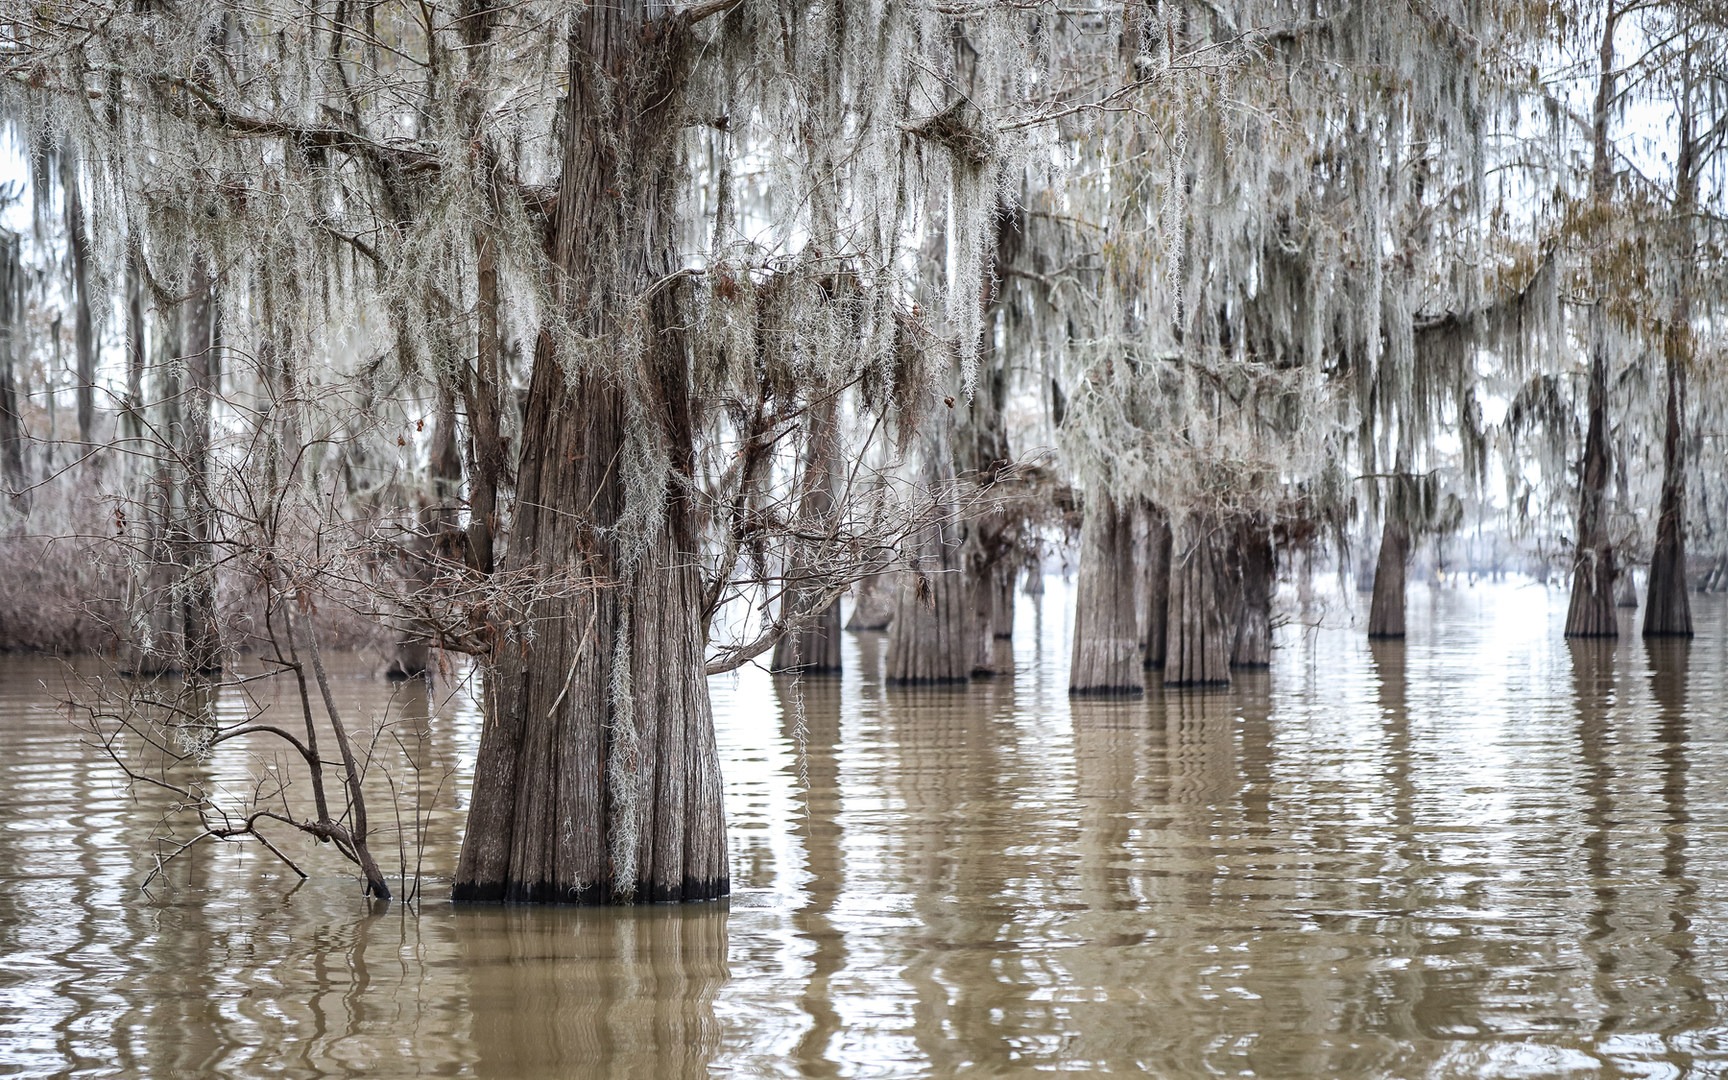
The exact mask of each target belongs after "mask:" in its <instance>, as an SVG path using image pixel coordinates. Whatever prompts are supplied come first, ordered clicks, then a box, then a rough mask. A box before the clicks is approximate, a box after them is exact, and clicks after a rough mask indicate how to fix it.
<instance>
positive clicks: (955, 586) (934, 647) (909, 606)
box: [887, 525, 977, 683]
mask: <svg viewBox="0 0 1728 1080" xmlns="http://www.w3.org/2000/svg"><path fill="white" fill-rule="evenodd" d="M946 532H947V530H946V529H944V528H943V527H942V526H941V525H931V526H928V527H926V529H925V530H924V536H923V542H922V544H921V545H920V554H919V557H918V560H917V563H916V569H913V570H909V571H907V572H905V573H902V574H901V575H899V576H900V582H899V590H898V592H896V593H895V597H894V619H893V621H892V622H891V623H889V626H888V674H887V678H888V681H889V682H891V683H950V682H965V681H966V680H967V679H968V678H970V677H971V674H972V661H973V659H974V657H975V655H976V650H977V645H976V642H975V641H974V640H973V638H974V637H975V633H974V631H975V629H976V627H975V624H974V621H973V613H972V602H971V597H970V596H969V595H968V590H967V588H966V575H965V572H964V570H963V568H962V567H963V563H964V558H963V556H962V555H961V554H960V552H959V550H958V549H959V544H958V543H957V542H954V541H950V540H947V539H946V538H945V533H946Z"/></svg>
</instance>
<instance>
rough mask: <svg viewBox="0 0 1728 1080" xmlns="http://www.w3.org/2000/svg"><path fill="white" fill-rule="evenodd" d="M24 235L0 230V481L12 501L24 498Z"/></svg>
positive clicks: (15, 502) (15, 501) (16, 503)
mask: <svg viewBox="0 0 1728 1080" xmlns="http://www.w3.org/2000/svg"><path fill="white" fill-rule="evenodd" d="M22 240H23V238H22V237H20V236H19V235H18V234H17V233H11V232H0V482H4V484H5V486H6V491H7V493H8V494H9V495H10V496H11V498H12V500H13V503H14V505H18V504H19V503H21V502H22V500H23V499H24V498H25V496H24V493H23V492H24V488H25V478H24V420H23V416H22V414H21V413H20V412H19V405H20V401H19V394H18V375H17V370H18V357H19V356H20V355H21V354H22V353H23V351H24V341H23V327H24V290H25V271H24V259H23V246H22Z"/></svg>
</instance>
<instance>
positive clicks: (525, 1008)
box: [0, 581, 1728, 1080]
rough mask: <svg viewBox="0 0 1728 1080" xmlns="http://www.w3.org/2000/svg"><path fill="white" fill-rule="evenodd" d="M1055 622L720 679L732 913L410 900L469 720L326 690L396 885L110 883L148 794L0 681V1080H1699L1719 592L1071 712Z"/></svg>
mask: <svg viewBox="0 0 1728 1080" xmlns="http://www.w3.org/2000/svg"><path fill="white" fill-rule="evenodd" d="M1065 599H1066V593H1065V592H1064V591H1062V589H1061V585H1060V583H1059V582H1055V581H1053V582H1052V583H1051V589H1050V592H1049V593H1048V594H1047V595H1046V596H1045V597H1044V598H1043V599H1042V602H1041V603H1039V604H1034V602H1033V601H1032V600H1030V599H1028V598H1022V599H1021V602H1020V612H1019V623H1018V625H1017V627H1016V636H1015V640H1014V644H1013V648H1014V650H1015V653H1016V661H1017V663H1016V670H1017V672H1018V673H1017V674H1016V675H1015V676H1014V677H1012V678H1001V679H997V680H994V681H990V682H980V683H975V684H974V685H973V686H971V687H970V688H968V689H965V690H920V689H909V690H901V689H887V688H884V687H883V686H882V685H881V683H880V681H879V679H878V678H877V677H876V674H875V673H876V672H877V671H878V670H879V668H880V664H881V660H882V656H881V654H882V647H883V642H882V639H881V637H880V636H873V635H864V636H854V635H848V637H847V646H846V649H847V652H846V663H847V665H848V667H847V673H846V675H845V676H844V677H843V678H841V679H838V680H817V679H807V680H805V681H804V682H803V683H802V684H801V685H799V686H796V687H794V686H793V685H792V684H790V683H785V682H777V681H776V680H774V679H772V678H770V677H768V676H767V675H765V674H763V673H761V672H758V671H750V672H746V673H743V674H741V675H739V676H727V677H721V678H717V679H715V680H713V684H712V687H713V695H714V705H715V713H716V719H717V724H718V728H719V736H720V746H721V755H722V762H723V767H724V769H725V774H726V778H727V807H728V812H729V816H730V824H731V845H732V865H733V884H734V889H735V893H734V895H733V897H732V899H731V900H730V901H729V902H727V903H724V904H710V905H705V906H696V907H688V908H649V909H642V910H623V911H614V910H592V909H587V910H533V909H526V908H496V907H493V908H471V909H456V908H452V907H451V906H449V905H448V904H447V903H445V902H443V899H442V898H443V896H444V895H446V890H447V888H448V876H449V872H450V868H451V867H452V866H453V864H454V861H455V855H456V850H457V849H456V837H457V832H458V829H459V826H460V821H461V818H460V814H459V812H458V811H457V809H456V807H458V806H459V805H460V804H461V803H462V802H463V801H464V800H465V798H466V795H465V792H464V785H465V783H466V779H465V774H464V772H463V770H464V769H466V768H467V767H469V766H471V765H472V761H473V754H474V750H475V747H476V744H477V740H478V716H477V713H476V710H475V707H474V704H473V702H472V700H471V699H470V698H468V697H467V696H466V695H465V694H464V693H463V692H462V691H461V689H460V688H456V689H454V690H452V689H450V688H448V687H447V686H445V687H441V688H440V689H438V690H437V691H435V692H434V695H433V697H432V699H431V700H428V698H427V696H426V694H425V693H424V691H418V692H417V691H416V690H415V689H414V688H413V687H402V686H393V685H391V684H388V683H386V682H384V681H382V680H381V679H376V678H374V677H372V676H371V675H370V674H367V673H366V671H367V669H368V666H369V665H367V664H363V663H360V662H356V663H355V664H354V665H353V666H352V667H351V668H350V669H349V672H348V674H346V675H344V676H342V677H341V678H340V679H339V682H340V683H341V684H342V693H343V694H344V696H345V702H344V704H345V705H346V707H347V708H348V710H349V711H350V714H351V715H352V716H353V717H355V718H360V717H369V718H371V720H372V721H373V722H374V723H376V722H377V721H378V720H379V719H383V720H386V721H388V723H389V724H390V725H391V726H390V727H389V729H388V730H387V732H386V738H387V740H388V744H389V746H393V747H394V749H392V750H389V752H388V753H385V754H384V756H385V757H389V756H390V755H391V754H394V755H396V756H395V757H394V758H393V759H392V760H395V761H397V763H398V767H397V768H395V769H394V771H393V775H392V777H391V780H392V781H393V782H394V783H395V784H396V785H397V796H398V799H397V802H398V804H399V805H402V806H403V807H404V810H403V812H402V816H401V818H400V825H398V819H397V818H396V817H395V815H394V813H393V812H392V811H389V810H387V809H385V807H384V805H383V804H382V803H380V804H378V805H375V806H374V807H373V811H372V814H373V818H374V819H375V826H374V828H375V832H376V833H377V836H376V838H375V841H374V843H375V845H376V847H377V849H378V852H379V856H380V861H381V862H383V863H384V864H385V869H386V872H387V873H395V872H399V870H400V868H401V867H402V866H404V865H406V866H407V867H409V868H410V870H412V868H413V866H414V865H415V862H416V859H417V858H418V859H420V860H421V866H422V869H423V871H424V873H425V875H426V883H425V890H426V899H425V900H424V901H423V902H422V903H420V904H419V905H417V906H416V907H415V908H413V909H410V908H409V907H408V906H406V905H403V904H400V903H398V904H394V905H391V906H389V907H387V908H374V907H372V906H371V905H369V904H368V903H367V902H366V901H364V900H363V899H362V898H361V896H360V886H359V882H358V879H357V877H355V876H354V875H353V874H352V872H351V871H349V870H348V869H347V868H346V867H345V866H344V865H343V864H340V863H339V862H337V861H335V860H334V859H332V858H330V857H329V856H328V853H327V852H322V851H313V850H310V847H309V845H308V844H306V843H303V842H300V841H298V840H296V839H294V838H293V837H291V836H289V835H287V834H286V833H278V834H277V837H276V838H277V839H278V840H280V841H281V842H283V843H284V845H285V849H286V850H287V851H288V852H289V853H290V854H291V855H292V856H293V857H295V858H296V860H298V861H302V862H303V865H305V866H306V868H307V869H308V871H309V872H311V874H312V878H311V880H309V881H307V882H305V883H303V884H299V885H298V887H296V884H295V878H294V876H293V875H292V874H291V873H289V872H288V871H287V870H286V868H285V867H284V866H283V865H282V864H281V863H279V862H277V861H276V860H274V859H273V858H271V857H269V855H268V854H267V853H265V852H263V851H261V850H260V849H259V848H257V847H256V846H245V847H239V846H227V847H215V846H212V847H208V848H203V849H196V850H194V851H192V852H190V853H188V854H187V855H185V856H183V857H182V858H181V859H179V860H177V861H176V862H175V863H173V864H172V865H171V866H170V868H169V869H168V871H167V872H166V873H165V874H164V875H163V877H162V878H160V879H159V880H158V881H157V882H155V883H153V884H152V886H151V889H150V894H149V895H148V896H147V895H145V894H142V893H141V892H140V891H139V882H140V880H141V879H142V878H143V875H144V873H145V872H146V870H147V869H148V867H149V865H150V860H149V857H148V856H149V853H150V852H151V851H153V850H155V846H154V844H153V841H152V837H153V835H154V834H155V832H156V831H157V829H158V827H159V823H160V821H161V819H162V813H163V809H164V806H165V801H164V799H163V798H161V797H160V796H158V795H156V794H153V793H151V792H148V791H138V792H136V793H128V792H127V791H126V790H125V788H124V787H123V786H122V785H121V784H120V783H119V782H118V780H117V778H116V774H115V770H114V767H113V765H112V764H111V763H110V762H108V761H107V759H106V758H105V757H104V756H103V755H102V753H101V752H100V751H99V750H96V749H94V748H92V747H90V746H88V745H81V744H80V741H79V736H78V734H77V732H76V731H75V730H74V729H73V727H72V726H71V722H70V720H69V719H68V715H67V713H66V712H65V711H64V710H56V708H55V706H54V702H55V700H56V699H57V698H60V697H62V696H64V694H65V681H66V680H65V674H64V669H63V668H61V667H59V666H58V665H56V664H55V663H53V662H51V661H45V660H41V659H29V658H17V657H0V1075H92V1076H123V1077H162V1078H178V1077H204V1076H211V1077H217V1076H220V1077H254V1076H259V1077H261V1076H289V1077H320V1076H360V1075H364V1076H380V1077H394V1076H421V1075H424V1076H445V1075H448V1076H475V1077H497V1078H530V1077H586V1076H594V1077H630V1076H635V1077H644V1078H648V1080H672V1078H676V1077H684V1076H699V1075H709V1074H713V1075H726V1076H739V1077H758V1076H775V1075H785V1076H851V1075H884V1076H918V1075H936V1076H952V1075H964V1074H974V1075H989V1076H997V1075H1010V1074H1019V1073H1030V1072H1034V1071H1042V1070H1074V1071H1080V1072H1104V1071H1114V1072H1119V1073H1129V1074H1133V1073H1138V1072H1144V1073H1148V1074H1151V1075H1155V1076H1169V1077H1184V1076H1260V1077H1274V1078H1286V1077H1322V1076H1324V1077H1335V1076H1364V1077H1367V1076H1386V1077H1424V1076H1434V1077H1441V1076H1444V1077H1475V1076H1481V1077H1508V1076H1715V1075H1728V1019H1725V1015H1728V607H1725V606H1724V604H1723V602H1722V601H1721V600H1720V599H1718V598H1715V597H1701V598H1698V603H1699V608H1698V615H1699V636H1698V637H1697V639H1696V640H1694V641H1693V642H1692V643H1690V645H1686V644H1661V645H1654V646H1646V645H1645V644H1644V643H1643V642H1641V641H1639V640H1638V638H1637V637H1636V635H1635V627H1636V624H1634V623H1630V622H1627V623H1625V624H1623V631H1622V632H1623V633H1624V634H1626V635H1627V636H1625V637H1623V638H1622V639H1621V640H1620V641H1619V642H1618V643H1613V644H1600V643H1568V642H1566V641H1564V640H1563V639H1562V638H1561V635H1560V627H1561V620H1562V619H1563V617H1564V609H1565V603H1566V597H1565V595H1564V593H1562V592H1559V591H1548V590H1544V589H1542V588H1539V587H1534V586H1527V587H1513V586H1497V587H1493V588H1488V587H1482V588H1475V589H1467V588H1459V589H1453V590H1444V591H1434V592H1428V591H1426V590H1420V589H1418V590H1413V592H1412V610H1411V637H1410V640H1409V642H1408V643H1407V644H1388V645H1370V644H1369V643H1367V642H1366V641H1364V640H1363V639H1362V636H1361V632H1360V630H1359V629H1351V628H1349V627H1347V626H1344V625H1342V624H1343V623H1344V622H1345V619H1344V618H1343V617H1342V616H1341V615H1339V614H1337V612H1336V610H1335V611H1334V613H1333V614H1332V615H1331V616H1329V617H1328V619H1326V620H1325V621H1326V622H1329V623H1332V624H1336V625H1331V626H1325V627H1322V628H1320V629H1310V628H1304V627H1301V626H1298V625H1295V624H1292V625H1290V626H1287V627H1285V628H1283V629H1282V630H1281V631H1280V634H1279V644H1280V646H1281V647H1280V648H1279V650H1278V651H1277V654H1276V659H1275V664H1274V666H1273V668H1272V670H1271V671H1270V672H1269V673H1263V674H1258V675H1249V676H1246V677H1243V678H1240V679H1239V680H1238V682H1237V683H1236V685H1235V686H1234V687H1233V688H1232V689H1230V690H1229V691H1223V692H1219V691H1213V692H1202V693H1196V692H1183V693H1178V692H1175V691H1168V692H1166V691H1163V690H1158V689H1154V690H1153V691H1152V692H1151V693H1149V694H1148V695H1147V696H1146V697H1145V698H1144V699H1139V700H1095V699H1094V700H1084V699H1083V700H1076V701H1073V702H1070V701H1069V700H1068V697H1067V695H1066V692H1065V687H1066V668H1067V634H1068V630H1069V626H1068V620H1069V619H1070V618H1071V613H1070V612H1068V610H1067V608H1066V605H1065V604H1064V600H1065ZM1337 603H1338V601H1337V600H1336V598H1334V601H1333V604H1334V607H1335V608H1336V607H1337ZM447 681H448V680H447ZM44 684H46V687H45V686H44ZM795 701H799V703H798V704H794V702H795ZM285 705H286V703H283V704H282V705H281V706H279V707H285ZM243 707H244V706H243V704H242V703H241V702H240V701H239V700H238V698H236V699H235V700H233V701H229V700H227V699H226V698H224V700H223V701H222V702H221V704H220V708H221V710H222V711H223V713H224V716H225V718H226V719H238V718H239V717H240V716H241V715H242V712H241V710H242V709H243ZM379 745H386V744H385V742H384V741H381V742H380V743H379ZM387 749H388V747H387ZM267 764H268V763H267V762H264V763H260V762H258V761H256V760H248V759H247V758H246V757H244V756H243V755H241V754H239V753H230V752H228V751H226V750H225V751H223V752H222V753H219V754H217V755H216V756H215V757H213V758H212V759H211V760H209V761H208V762H207V763H205V764H204V765H203V766H200V767H201V768H203V769H204V770H205V772H206V775H205V777H204V780H205V782H206V783H208V784H212V785H218V786H220V785H226V786H229V787H231V788H232V787H243V786H246V785H248V784H249V783H251V782H253V781H252V780H251V776H252V773H253V772H254V771H256V770H259V769H261V768H263V767H264V766H266V765H267ZM266 771H267V770H266ZM374 779H375V780H377V779H378V778H377V777H374ZM380 786H381V782H380V784H372V785H369V790H370V789H372V788H373V787H380ZM387 794H388V788H382V794H380V793H377V792H375V793H374V794H373V798H374V799H380V800H381V799H383V798H384V796H385V795H387ZM417 808H418V810H420V811H422V812H424V811H430V814H431V816H430V823H429V827H428V828H427V829H426V843H425V844H424V845H423V847H422V848H421V849H420V850H418V851H417V850H416V845H415V844H414V842H413V841H414V838H415V836H416V832H417V830H416V828H415V824H414V815H415V813H416V809H417ZM380 819H387V820H383V821H382V828H380V827H379V824H376V822H379V821H380ZM399 840H400V842H399Z"/></svg>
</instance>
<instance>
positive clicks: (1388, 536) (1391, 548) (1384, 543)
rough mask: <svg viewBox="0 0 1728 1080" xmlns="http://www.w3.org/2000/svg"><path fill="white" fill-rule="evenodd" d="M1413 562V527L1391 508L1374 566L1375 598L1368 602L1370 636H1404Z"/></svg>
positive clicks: (1383, 527) (1381, 533)
mask: <svg viewBox="0 0 1728 1080" xmlns="http://www.w3.org/2000/svg"><path fill="white" fill-rule="evenodd" d="M1409 563H1410V529H1409V528H1408V527H1407V526H1405V525H1404V524H1403V523H1402V522H1400V521H1398V520H1396V519H1395V518H1394V517H1393V515H1392V513H1391V511H1390V510H1388V511H1387V514H1386V523H1385V524H1384V525H1382V526H1381V527H1380V561H1379V562H1378V563H1376V564H1375V566H1374V599H1373V600H1372V601H1371V602H1370V603H1369V605H1368V636H1369V637H1371V638H1401V637H1403V636H1404V611H1405V603H1404V593H1405V580H1406V574H1407V571H1408V568H1409Z"/></svg>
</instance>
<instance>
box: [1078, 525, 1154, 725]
mask: <svg viewBox="0 0 1728 1080" xmlns="http://www.w3.org/2000/svg"><path fill="white" fill-rule="evenodd" d="M1076 593H1077V595H1076V597H1075V601H1074V659H1073V663H1072V664H1071V665H1070V667H1069V669H1068V692H1069V693H1070V694H1138V693H1142V692H1143V691H1144V690H1145V689H1146V676H1145V673H1144V671H1143V664H1142V661H1141V653H1140V635H1139V632H1138V627H1137V625H1136V620H1135V612H1134V597H1135V589H1134V515H1133V512H1132V511H1131V510H1129V509H1128V508H1126V507H1123V506H1121V505H1120V504H1118V503H1117V501H1116V500H1115V499H1113V498H1111V497H1110V495H1109V494H1108V493H1107V492H1104V491H1095V492H1094V493H1093V494H1092V495H1091V497H1089V498H1088V499H1087V500H1086V517H1085V519H1084V520H1083V521H1082V523H1081V527H1080V582H1079V586H1078V589H1077V590H1076Z"/></svg>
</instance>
